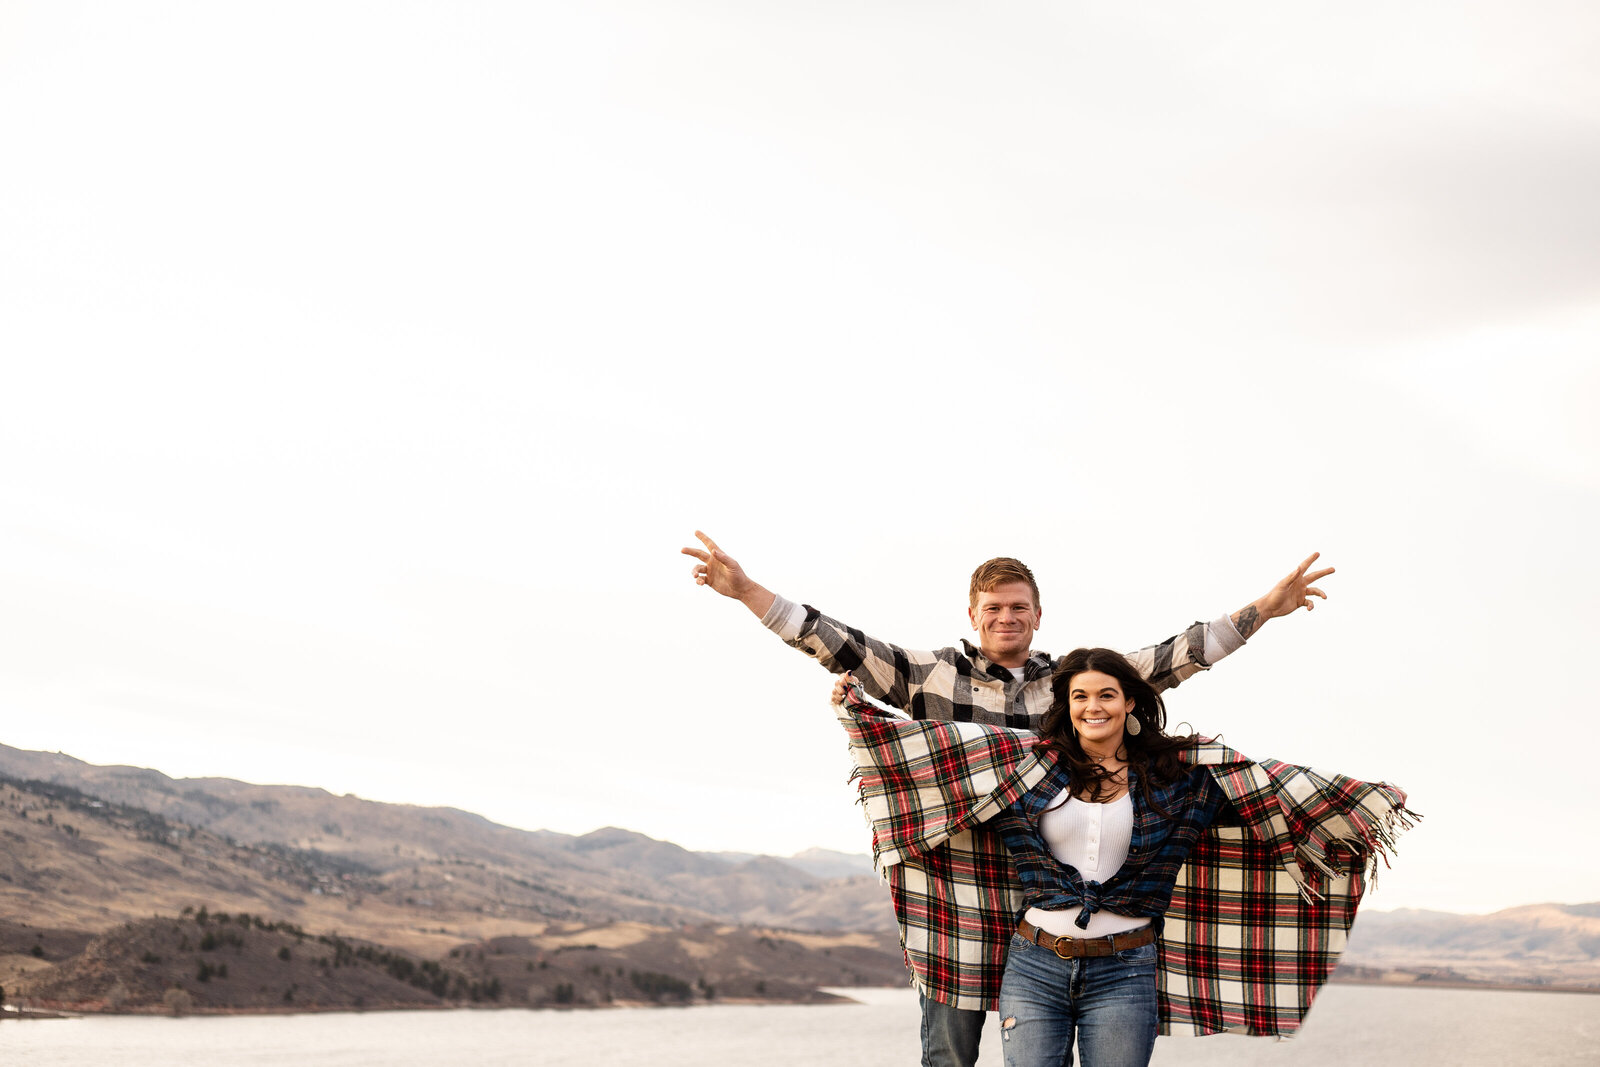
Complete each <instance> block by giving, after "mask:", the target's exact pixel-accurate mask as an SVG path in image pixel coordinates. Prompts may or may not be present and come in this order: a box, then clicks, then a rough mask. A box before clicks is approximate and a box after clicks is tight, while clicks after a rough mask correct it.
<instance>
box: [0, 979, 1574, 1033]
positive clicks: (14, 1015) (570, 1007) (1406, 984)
mask: <svg viewBox="0 0 1600 1067" xmlns="http://www.w3.org/2000/svg"><path fill="white" fill-rule="evenodd" d="M1328 984H1329V985H1351V986H1369V987H1380V988H1385V989H1454V990H1484V991H1487V992H1496V993H1578V994H1586V995H1590V996H1594V995H1600V987H1595V986H1577V985H1529V984H1519V983H1515V982H1470V981H1436V982H1435V981H1403V980H1402V981H1385V980H1383V979H1372V978H1344V979H1333V980H1331V981H1330V982H1329V983H1328ZM859 988H861V989H871V990H879V991H888V990H898V989H901V988H909V987H901V986H861V987H859ZM818 992H819V993H826V994H827V995H828V996H829V997H830V998H832V999H831V1000H829V1001H825V1002H819V1001H817V1000H815V999H799V998H789V999H770V998H756V997H729V998H726V999H723V998H718V999H716V1000H710V1001H707V1000H695V1001H687V1002H683V1003H678V1004H663V1003H660V1002H657V1001H649V1000H628V1001H623V1000H619V1001H615V1002H613V1003H610V1004H563V1005H560V1006H554V1005H546V1006H541V1007H533V1006H530V1005H526V1004H495V1005H485V1004H461V1005H442V1004H441V1005H426V1004H389V1005H377V1006H374V1005H365V1006H361V1007H356V1006H354V1005H342V1006H338V1005H329V1006H326V1007H309V1006H302V1007H298V1008H273V1007H254V1008H236V1009H230V1008H193V1009H190V1010H188V1011H185V1012H183V1013H182V1014H181V1015H178V1016H174V1015H173V1013H172V1012H170V1011H165V1010H156V1009H154V1008H152V1009H149V1010H136V1011H106V1010H104V1009H102V1008H98V1007H89V1006H86V1005H76V1004H70V1003H65V1002H57V1001H46V1002H43V1003H34V1004H29V1005H27V1006H26V1007H22V1006H14V1005H11V1004H7V1005H5V1006H4V1007H3V1008H0V1022H4V1021H5V1020H7V1019H16V1020H24V1019H26V1020H31V1021H44V1020H50V1019H83V1018H89V1017H91V1016H93V1017H122V1018H131V1017H135V1016H150V1017H153V1018H165V1019H170V1018H200V1017H205V1018H216V1017H230V1016H251V1015H255V1016H288V1015H331V1014H339V1013H344V1014H351V1015H368V1014H373V1013H378V1012H395V1011H420V1012H467V1011H486V1012H500V1011H527V1012H555V1013H562V1012H603V1011H613V1010H629V1009H644V1008H658V1009H667V1010H673V1009H677V1010H689V1009H695V1008H710V1007H796V1006H804V1007H827V1006H838V1005H841V1004H860V1003H863V1002H862V1001H859V1000H855V999H854V998H852V997H850V996H849V995H848V994H846V993H845V992H844V991H843V990H842V989H841V988H840V987H832V989H831V990H818Z"/></svg>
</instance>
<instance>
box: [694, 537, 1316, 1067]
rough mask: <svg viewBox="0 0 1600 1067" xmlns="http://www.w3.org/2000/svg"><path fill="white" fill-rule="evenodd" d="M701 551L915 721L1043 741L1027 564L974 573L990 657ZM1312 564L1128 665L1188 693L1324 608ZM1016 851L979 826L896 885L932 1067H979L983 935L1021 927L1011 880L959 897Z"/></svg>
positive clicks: (736, 594) (995, 971)
mask: <svg viewBox="0 0 1600 1067" xmlns="http://www.w3.org/2000/svg"><path fill="white" fill-rule="evenodd" d="M695 536H696V537H697V538H699V540H700V542H701V544H702V545H703V546H704V547H702V548H685V549H684V550H683V552H684V554H685V555H689V556H693V557H694V558H695V559H696V560H697V561H698V562H697V563H696V564H695V565H694V567H693V568H692V570H691V573H692V574H693V576H694V579H695V582H696V584H698V585H708V586H710V587H711V588H712V589H714V590H716V591H717V592H718V593H721V594H722V595H723V596H726V597H731V598H733V599H735V600H738V601H739V602H740V603H742V604H744V606H745V607H747V608H748V609H750V611H751V612H752V613H753V614H754V615H756V617H758V618H759V619H760V620H761V622H762V625H764V626H766V627H767V628H768V629H770V630H772V631H773V632H774V633H776V634H778V636H779V637H781V638H783V640H784V641H785V643H787V644H789V645H790V646H791V647H794V648H798V649H800V650H801V651H802V652H804V653H806V654H807V655H808V656H813V657H815V658H816V659H817V661H818V662H819V663H821V664H822V665H823V666H824V667H826V668H827V669H828V670H829V671H830V672H832V673H834V674H840V673H843V672H846V671H849V672H851V673H853V674H854V675H855V676H856V678H857V679H858V680H859V681H860V683H861V686H862V688H863V689H865V690H866V692H867V694H868V695H869V696H871V697H873V698H874V699H876V700H879V701H882V702H883V703H884V704H887V705H889V706H891V707H894V708H898V709H900V710H901V711H903V712H905V713H906V714H908V715H910V716H912V717H913V718H916V719H944V720H953V721H957V722H977V723H984V724H988V725H994V726H1011V727H1018V728H1024V729H1032V730H1037V729H1038V727H1039V723H1040V721H1041V720H1042V719H1043V718H1044V715H1045V712H1047V711H1048V710H1049V708H1050V703H1051V700H1052V693H1051V689H1050V679H1051V673H1052V670H1053V667H1054V660H1053V659H1052V658H1051V657H1050V656H1049V655H1048V654H1047V653H1044V652H1035V651H1033V635H1034V633H1035V632H1036V631H1037V630H1038V629H1039V622H1040V618H1041V607H1040V598H1039V586H1038V584H1037V583H1036V582H1035V581H1034V578H1033V572H1032V571H1030V570H1029V569H1028V568H1027V567H1026V566H1025V565H1024V564H1022V563H1021V562H1019V561H1018V560H1015V559H1010V558H1007V557H1001V558H997V559H992V560H989V561H988V562H987V563H984V564H983V565H981V566H980V567H979V568H978V569H977V570H976V571H974V572H973V574H972V581H971V583H970V586H969V589H968V606H967V617H968V619H969V620H970V621H971V623H972V628H973V629H974V630H975V631H976V632H977V634H978V647H977V648H973V647H972V645H971V643H969V642H968V641H965V640H963V641H962V642H961V645H960V647H959V648H942V649H937V650H935V651H933V652H916V651H910V650H907V649H904V648H901V647H899V646H898V645H893V644H890V643H888V642H885V641H879V640H877V639H876V638H873V637H869V636H867V635H866V634H864V633H862V632H861V631H860V630H856V629H852V628H850V627H848V626H845V625H844V624H843V623H840V622H838V621H836V620H834V619H831V618H829V617H828V616H826V615H823V614H822V613H821V612H819V611H818V610H817V609H815V608H813V607H810V606H809V605H803V604H795V603H793V602H791V601H788V600H785V599H784V598H783V597H781V596H778V595H777V594H775V593H773V592H772V591H771V590H769V589H766V588H765V587H763V586H761V585H760V584H758V583H756V582H755V581H753V580H751V578H750V577H749V576H748V575H747V574H745V572H744V568H742V567H741V566H739V564H738V562H736V561H735V560H734V559H733V558H732V557H731V556H729V555H728V554H727V553H726V552H724V551H722V549H721V548H719V547H718V546H717V544H716V542H714V541H712V540H711V538H709V537H707V536H706V535H705V534H704V533H702V532H700V531H699V530H696V531H695ZM1317 556H1318V553H1312V554H1311V556H1309V557H1308V558H1307V559H1306V560H1305V562H1303V563H1301V564H1300V566H1299V567H1297V568H1295V570H1293V571H1291V572H1290V573H1289V575H1288V576H1286V577H1285V578H1284V579H1283V580H1282V581H1280V582H1278V583H1277V584H1276V585H1274V586H1273V587H1272V589H1271V590H1269V591H1268V592H1267V593H1266V594H1265V595H1263V596H1261V597H1258V598H1257V599H1256V600H1254V601H1252V602H1251V603H1249V604H1246V605H1245V606H1244V607H1242V608H1240V609H1239V610H1238V611H1236V612H1234V613H1233V614H1232V615H1224V616H1223V617H1221V618H1219V619H1217V620H1216V621H1214V622H1211V623H1195V624H1194V625H1192V626H1190V627H1189V628H1188V629H1186V630H1184V631H1183V632H1182V633H1180V634H1177V635H1175V636H1173V637H1169V638H1168V639H1167V640H1165V641H1163V642H1161V643H1160V644H1158V645H1152V646H1150V647H1148V648H1144V649H1140V650H1139V651H1138V652H1134V653H1131V654H1129V656H1128V658H1129V659H1130V660H1132V661H1133V663H1134V665H1135V666H1136V667H1138V668H1139V671H1140V673H1142V674H1143V675H1144V676H1145V677H1146V678H1147V679H1149V681H1150V683H1151V684H1152V685H1153V686H1155V688H1156V689H1157V691H1160V690H1163V689H1168V688H1171V687H1173V686H1176V685H1177V684H1178V683H1179V682H1181V681H1183V680H1184V679H1185V678H1188V677H1189V676H1190V675H1192V674H1194V673H1195V672H1196V671H1202V670H1206V669H1208V668H1209V667H1210V666H1211V665H1212V664H1214V663H1215V662H1216V661H1217V660H1219V659H1221V658H1223V657H1224V656H1226V655H1228V654H1229V653H1231V652H1233V651H1234V650H1236V649H1238V648H1239V647H1240V646H1241V645H1243V644H1244V642H1245V639H1247V638H1248V637H1249V636H1250V635H1251V634H1252V633H1254V632H1255V631H1256V630H1258V629H1260V628H1261V626H1263V625H1264V624H1265V623H1266V622H1267V621H1268V620H1270V619H1274V618H1277V617H1279V616H1282V615H1288V614H1289V613H1291V612H1293V611H1296V610H1298V609H1299V608H1301V607H1304V608H1306V609H1307V610H1310V609H1311V608H1312V607H1313V601H1312V597H1321V598H1323V599H1326V594H1324V593H1323V592H1322V590H1320V589H1318V588H1317V587H1316V586H1314V585H1313V584H1312V583H1313V582H1316V581H1318V580H1319V579H1321V578H1324V577H1326V576H1328V575H1330V574H1332V573H1333V568H1332V567H1327V568H1324V569H1322V570H1318V571H1310V572H1309V573H1308V570H1309V568H1310V566H1311V564H1312V563H1314V562H1315V561H1316V559H1317ZM1008 865H1009V860H1008V859H1007V858H1006V852H1005V848H1004V846H1003V845H1002V844H1001V843H1000V841H999V839H998V838H997V837H996V836H995V835H994V834H993V833H991V832H989V831H988V830H986V829H984V828H982V827H979V828H977V829H974V830H970V831H967V832H964V833H961V834H958V835H956V836H955V837H953V838H952V839H951V840H950V841H949V843H948V844H946V845H945V846H944V847H943V848H941V849H938V850H937V851H936V852H934V853H932V854H929V855H928V856H925V857H921V858H919V860H918V861H916V862H915V863H910V864H902V865H901V867H903V868H905V869H903V870H900V869H897V870H896V871H895V879H894V880H893V881H892V882H891V890H892V892H893V896H894V905H895V914H896V917H897V918H898V919H899V921H900V933H901V944H902V946H903V947H904V948H905V954H906V963H907V965H908V966H909V967H910V968H911V972H912V977H913V983H914V984H915V985H916V987H917V991H918V993H919V995H920V998H921V1004H922V1063H923V1067H973V1065H974V1064H976V1063H977V1059H978V1038H979V1035H980V1034H981V1032H982V1028H983V1020H984V1015H985V1013H986V1012H987V1011H988V1010H989V1009H991V1008H992V1007H993V1006H994V1004H993V997H994V991H995V990H996V989H998V987H999V977H1000V974H999V968H1000V966H1001V965H1002V963H1003V961H997V960H995V959H994V958H993V955H992V953H989V952H987V951H986V950H985V949H984V948H983V947H982V942H981V939H979V938H974V937H973V936H972V931H973V930H974V929H976V928H978V927H979V926H982V925H985V924H988V925H993V924H994V923H996V922H1000V923H1004V922H1012V921H1014V918H1015V917H1014V916H1012V915H1010V914H1009V904H1008V901H1007V897H1006V890H1007V889H1008V888H1009V885H1010V883H1009V882H994V883H991V884H985V885H982V886H980V899H978V900H976V901H972V900H968V899H963V898H964V896H965V894H962V895H960V896H958V895H957V894H956V893H955V892H954V891H953V889H952V887H953V886H954V885H956V884H957V883H958V882H959V881H960V879H959V878H956V877H953V875H954V874H955V873H956V872H965V873H966V875H967V879H966V880H967V882H968V883H969V884H970V882H971V871H972V869H973V868H974V867H978V868H983V869H999V870H1006V869H1007V867H1008Z"/></svg>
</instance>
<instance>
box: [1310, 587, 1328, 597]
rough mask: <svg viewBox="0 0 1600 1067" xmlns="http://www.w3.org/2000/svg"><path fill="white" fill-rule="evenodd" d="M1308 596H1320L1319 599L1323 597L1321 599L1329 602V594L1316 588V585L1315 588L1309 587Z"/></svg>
mask: <svg viewBox="0 0 1600 1067" xmlns="http://www.w3.org/2000/svg"><path fill="white" fill-rule="evenodd" d="M1306 596H1319V597H1321V598H1322V599H1323V600H1327V599H1328V594H1327V593H1324V592H1323V591H1322V590H1320V589H1318V588H1317V587H1316V586H1314V585H1313V586H1309V587H1307V589H1306Z"/></svg>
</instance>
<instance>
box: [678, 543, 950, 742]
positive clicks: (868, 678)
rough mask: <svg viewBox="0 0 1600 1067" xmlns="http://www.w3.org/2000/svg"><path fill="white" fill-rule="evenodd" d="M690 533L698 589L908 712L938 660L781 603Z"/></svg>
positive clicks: (727, 557) (802, 607) (715, 548)
mask: <svg viewBox="0 0 1600 1067" xmlns="http://www.w3.org/2000/svg"><path fill="white" fill-rule="evenodd" d="M694 535H695V536H696V537H697V538H699V539H700V543H701V544H702V545H703V546H704V547H703V548H685V549H684V550H683V554H684V555H686V556H693V557H694V558H695V559H696V560H697V561H698V562H696V563H695V565H694V567H693V568H692V569H691V571H690V574H691V575H692V576H693V577H694V580H695V584H696V585H705V586H710V587H711V588H712V589H714V590H716V591H717V592H719V593H721V594H722V595H723V596H725V597H730V598H732V599H734V600H737V601H739V602H740V603H741V604H743V605H744V606H745V607H747V608H749V609H750V611H751V613H752V614H754V615H755V616H756V617H757V618H759V619H760V620H761V623H762V625H763V626H766V627H767V628H768V629H769V630H771V631H772V632H773V633H776V634H777V635H778V636H779V637H780V638H782V639H783V641H784V643H785V644H787V645H789V646H790V647H791V648H797V649H799V650H800V651H802V652H804V653H805V654H806V655H808V656H811V657H813V658H814V659H816V661H817V662H818V663H820V664H822V666H823V667H824V668H826V669H827V670H829V671H831V672H833V673H834V674H839V673H841V672H843V671H854V672H856V675H857V676H858V678H859V680H860V682H861V685H862V687H863V688H864V689H865V690H866V691H867V692H868V693H869V694H870V695H871V696H872V698H873V699H874V700H881V701H883V702H884V703H886V704H889V705H890V706H892V707H896V708H900V709H902V710H904V711H906V712H908V713H909V712H910V710H911V697H912V693H913V691H915V690H916V689H917V688H919V687H920V686H921V684H922V682H923V680H924V679H925V678H926V677H927V676H928V673H929V671H930V670H932V669H933V668H934V666H935V665H936V664H937V663H938V659H937V657H935V656H934V655H933V654H932V653H928V652H913V651H910V650H907V649H904V648H901V647H900V646H899V645H892V644H890V643H888V642H887V641H879V640H878V639H877V638H874V637H870V636H868V635H867V634H864V633H862V632H861V631H860V630H857V629H855V628H854V627H849V626H846V625H844V624H843V623H841V622H839V621H837V620H835V619H831V618H829V617H828V616H826V615H824V614H822V613H821V612H819V611H817V610H816V609H815V608H812V607H809V606H807V605H803V604H795V603H792V602H790V601H788V600H785V599H784V598H783V597H780V596H778V595H777V594H776V593H774V592H773V591H772V590H770V589H767V588H766V587H765V586H762V585H761V584H760V583H758V582H755V581H753V580H752V579H751V578H750V576H749V575H747V574H746V573H745V572H744V568H743V567H741V566H739V563H738V561H737V560H735V559H734V558H733V557H732V556H730V555H728V554H727V553H726V552H724V551H723V550H722V549H721V548H719V547H718V546H717V543H716V542H715V541H713V540H712V539H711V538H710V537H708V536H706V535H705V534H704V533H703V532H701V531H699V530H696V531H695V532H694Z"/></svg>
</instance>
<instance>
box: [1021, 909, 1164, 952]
mask: <svg viewBox="0 0 1600 1067" xmlns="http://www.w3.org/2000/svg"><path fill="white" fill-rule="evenodd" d="M1017 933H1019V934H1021V935H1022V936H1023V937H1024V938H1026V939H1027V940H1029V941H1032V942H1033V943H1034V944H1035V945H1038V946H1039V947H1040V948H1047V949H1049V950H1050V951H1052V952H1054V953H1055V954H1056V955H1057V956H1060V957H1061V958H1062V959H1064V960H1070V959H1076V958H1078V957H1080V956H1109V955H1111V954H1112V953H1115V952H1121V951H1122V950H1123V949H1125V948H1138V947H1139V946H1140V945H1148V944H1150V943H1151V942H1152V941H1154V940H1155V939H1156V928H1155V926H1154V925H1151V926H1141V927H1139V929H1137V930H1129V931H1127V932H1125V933H1120V934H1107V935H1106V936H1105V937H1057V936H1056V935H1055V934H1047V933H1045V932H1044V931H1043V930H1041V929H1039V928H1038V927H1037V926H1035V925H1033V924H1032V923H1031V922H1029V921H1028V920H1027V919H1022V920H1020V921H1019V922H1018V923H1017Z"/></svg>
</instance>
